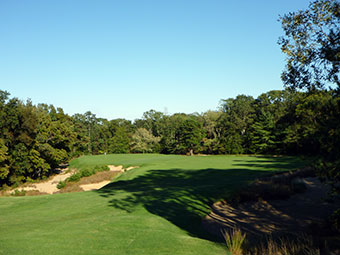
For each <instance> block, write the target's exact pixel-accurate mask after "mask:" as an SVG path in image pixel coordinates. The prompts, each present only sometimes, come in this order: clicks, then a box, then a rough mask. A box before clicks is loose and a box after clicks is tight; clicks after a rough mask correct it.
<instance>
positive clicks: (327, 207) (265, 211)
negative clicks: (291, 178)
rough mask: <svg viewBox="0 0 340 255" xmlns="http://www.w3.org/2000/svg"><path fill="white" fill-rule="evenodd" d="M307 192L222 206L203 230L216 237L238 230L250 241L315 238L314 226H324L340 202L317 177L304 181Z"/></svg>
mask: <svg viewBox="0 0 340 255" xmlns="http://www.w3.org/2000/svg"><path fill="white" fill-rule="evenodd" d="M303 182H304V184H305V187H306V189H305V191H304V192H302V193H297V194H294V195H292V196H291V197H290V198H288V199H281V200H261V199H260V200H259V201H251V202H245V203H241V204H239V205H236V206H235V205H234V206H232V205H231V204H229V203H227V202H218V203H215V204H214V205H213V206H212V212H211V213H210V214H209V215H208V216H206V218H205V219H204V220H203V227H204V228H205V229H206V230H207V231H208V232H210V233H212V234H214V235H219V236H220V235H221V231H222V230H227V231H229V230H231V229H233V228H235V227H237V228H240V229H241V231H243V232H245V233H247V236H248V237H250V238H259V237H263V236H285V235H298V234H300V233H308V234H315V233H313V231H315V229H313V226H315V225H318V226H319V225H322V224H323V223H324V220H325V219H326V218H327V217H329V216H330V215H331V214H332V212H333V211H334V210H335V209H337V208H339V207H340V199H339V198H337V199H334V200H333V201H331V200H329V199H328V195H327V193H328V191H329V190H330V187H329V186H327V185H326V184H324V183H321V182H320V181H319V180H318V179H317V178H315V177H308V178H304V179H303Z"/></svg>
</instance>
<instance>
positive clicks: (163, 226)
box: [0, 155, 303, 255]
mask: <svg viewBox="0 0 340 255" xmlns="http://www.w3.org/2000/svg"><path fill="white" fill-rule="evenodd" d="M120 164H122V165H124V167H128V166H139V168H136V169H133V170H131V171H129V172H126V173H124V174H122V175H121V176H119V177H118V178H117V179H116V180H115V181H114V182H113V183H111V184H109V185H107V186H106V187H104V188H102V189H101V190H98V191H89V192H81V193H69V194H57V195H45V196H36V197H2V198H0V254H37V255H38V254H225V249H224V246H223V245H221V244H219V243H217V242H214V241H211V240H212V239H211V237H210V236H207V235H206V234H205V233H204V232H203V231H202V229H201V226H200V222H201V219H202V217H203V216H204V215H206V214H207V213H208V212H209V206H210V205H211V204H212V203H213V202H214V201H216V200H219V199H221V198H225V197H227V196H228V195H229V194H230V193H231V192H232V191H234V190H235V189H237V188H239V187H240V186H241V185H243V184H245V183H247V182H248V181H250V180H253V179H254V178H256V177H259V176H262V175H265V174H268V172H269V171H280V170H290V169H295V168H297V167H301V166H302V165H303V162H302V161H300V160H298V159H296V158H289V157H285V158H274V157H255V156H253V157H249V156H207V157H198V156H197V157H186V156H174V155H169V156H167V155H101V156H88V157H82V158H79V159H76V160H74V161H72V162H71V167H77V168H82V167H88V166H95V165H120Z"/></svg>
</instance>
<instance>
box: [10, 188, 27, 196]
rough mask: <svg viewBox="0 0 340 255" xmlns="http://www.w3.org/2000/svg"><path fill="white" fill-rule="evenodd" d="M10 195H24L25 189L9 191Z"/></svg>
mask: <svg viewBox="0 0 340 255" xmlns="http://www.w3.org/2000/svg"><path fill="white" fill-rule="evenodd" d="M11 195H12V196H25V195H26V191H25V190H18V189H16V190H14V192H12V193H11Z"/></svg>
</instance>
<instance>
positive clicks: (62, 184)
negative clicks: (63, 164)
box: [57, 181, 66, 189]
mask: <svg viewBox="0 0 340 255" xmlns="http://www.w3.org/2000/svg"><path fill="white" fill-rule="evenodd" d="M65 186H66V181H60V182H59V183H58V184H57V188H58V189H62V188H64V187H65Z"/></svg>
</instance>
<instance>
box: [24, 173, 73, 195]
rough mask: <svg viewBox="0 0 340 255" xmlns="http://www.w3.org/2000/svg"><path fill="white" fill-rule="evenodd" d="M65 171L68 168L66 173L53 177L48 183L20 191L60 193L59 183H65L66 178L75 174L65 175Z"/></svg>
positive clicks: (41, 183)
mask: <svg viewBox="0 0 340 255" xmlns="http://www.w3.org/2000/svg"><path fill="white" fill-rule="evenodd" d="M65 171H67V168H66V169H65V170H64V171H62V172H61V174H58V175H55V176H53V178H52V179H50V180H48V181H45V182H39V183H34V184H31V185H30V186H28V187H22V188H20V189H18V190H19V191H21V190H24V191H30V190H37V191H39V192H41V193H47V194H53V193H55V192H57V191H59V189H58V188H57V185H58V183H59V182H60V181H64V180H65V179H66V178H68V177H70V176H71V175H72V174H73V172H69V173H65Z"/></svg>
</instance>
